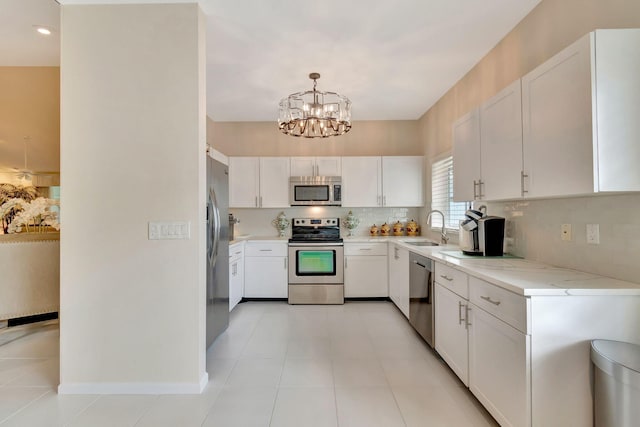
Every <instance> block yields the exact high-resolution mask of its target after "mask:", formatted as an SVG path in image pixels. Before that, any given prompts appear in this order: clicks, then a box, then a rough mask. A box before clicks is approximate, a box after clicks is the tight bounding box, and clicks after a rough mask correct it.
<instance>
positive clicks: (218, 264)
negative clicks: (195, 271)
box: [206, 155, 229, 348]
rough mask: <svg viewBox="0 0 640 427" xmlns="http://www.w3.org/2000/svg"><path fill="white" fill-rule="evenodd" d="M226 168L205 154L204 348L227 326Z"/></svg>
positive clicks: (227, 199) (227, 194)
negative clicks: (205, 323)
mask: <svg viewBox="0 0 640 427" xmlns="http://www.w3.org/2000/svg"><path fill="white" fill-rule="evenodd" d="M228 217H229V168H228V167H227V166H226V165H224V164H222V163H220V162H219V161H217V160H214V159H212V158H211V157H210V156H209V155H207V328H206V329H207V348H209V346H210V345H211V344H212V343H213V341H214V340H215V339H216V337H217V336H218V335H220V334H221V333H222V332H224V330H225V329H227V327H228V326H229V221H228V219H227V218H228Z"/></svg>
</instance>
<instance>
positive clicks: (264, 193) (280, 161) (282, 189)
mask: <svg viewBox="0 0 640 427" xmlns="http://www.w3.org/2000/svg"><path fill="white" fill-rule="evenodd" d="M289 164H290V163H289V157H261V158H260V207H261V208H288V207H289V177H290V173H289Z"/></svg>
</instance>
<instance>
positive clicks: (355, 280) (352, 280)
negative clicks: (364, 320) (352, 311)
mask: <svg viewBox="0 0 640 427" xmlns="http://www.w3.org/2000/svg"><path fill="white" fill-rule="evenodd" d="M344 296H345V297H346V298H364V297H369V298H373V297H388V296H389V288H388V285H387V257H386V256H382V255H375V256H357V255H351V256H345V257H344Z"/></svg>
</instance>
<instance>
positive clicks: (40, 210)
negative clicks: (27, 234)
mask: <svg viewBox="0 0 640 427" xmlns="http://www.w3.org/2000/svg"><path fill="white" fill-rule="evenodd" d="M13 200H20V201H21V202H15V203H14V206H19V207H20V208H21V209H22V210H21V211H19V212H18V213H17V214H16V215H15V217H14V218H13V220H12V221H11V224H10V225H9V228H8V232H9V233H17V232H20V231H22V227H23V226H24V227H26V229H27V231H29V227H31V226H33V227H40V226H43V225H48V226H51V227H53V228H55V229H56V230H59V229H60V224H59V223H58V218H57V217H58V214H57V212H55V211H52V210H50V208H51V206H55V205H57V204H58V202H56V201H55V200H51V199H46V198H44V197H38V198H37V199H35V200H33V201H31V202H29V203H26V202H25V201H24V200H22V199H12V200H10V201H8V202H6V203H5V204H3V205H2V207H0V213H2V211H3V210H2V209H3V208H5V205H7V204H9V203H11V202H12V201H13ZM6 212H7V213H8V212H9V209H6ZM5 215H6V214H5Z"/></svg>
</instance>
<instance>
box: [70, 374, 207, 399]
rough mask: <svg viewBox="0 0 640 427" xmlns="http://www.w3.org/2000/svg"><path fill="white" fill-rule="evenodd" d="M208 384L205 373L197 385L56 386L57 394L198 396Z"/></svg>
mask: <svg viewBox="0 0 640 427" xmlns="http://www.w3.org/2000/svg"><path fill="white" fill-rule="evenodd" d="M208 382H209V374H207V373H206V372H205V373H203V374H202V376H201V377H200V381H199V382H198V383H76V384H60V385H58V394H200V393H202V391H203V390H204V388H205V387H206V386H207V383H208Z"/></svg>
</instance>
